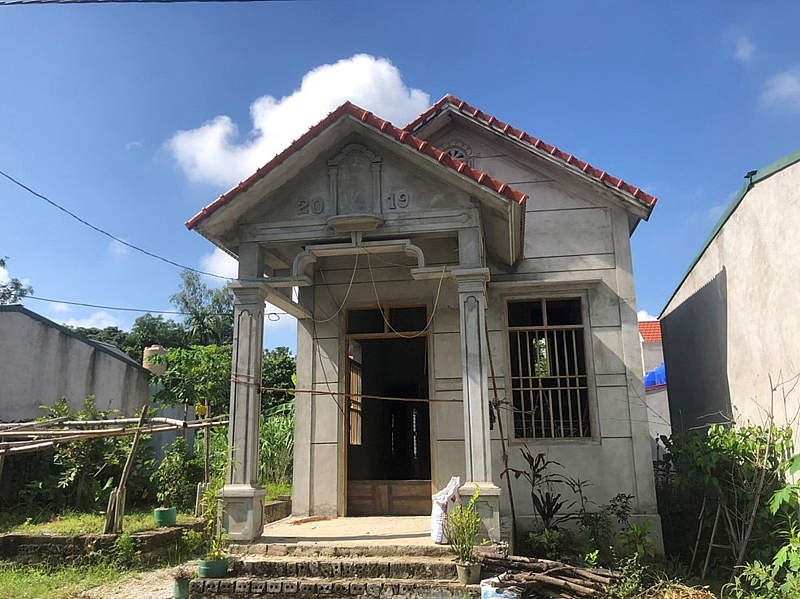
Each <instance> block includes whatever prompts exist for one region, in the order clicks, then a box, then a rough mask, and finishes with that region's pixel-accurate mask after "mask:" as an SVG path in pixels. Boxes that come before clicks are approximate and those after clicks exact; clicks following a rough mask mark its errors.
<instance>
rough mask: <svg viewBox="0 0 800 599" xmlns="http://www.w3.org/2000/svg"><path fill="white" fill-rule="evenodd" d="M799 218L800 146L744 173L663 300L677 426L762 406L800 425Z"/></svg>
mask: <svg viewBox="0 0 800 599" xmlns="http://www.w3.org/2000/svg"><path fill="white" fill-rule="evenodd" d="M798 222H800V150H798V151H796V152H794V153H793V154H790V155H788V156H786V157H784V158H782V159H780V160H778V161H777V162H774V163H773V164H770V165H769V166H766V167H764V168H762V169H761V170H758V171H752V172H750V173H748V174H747V182H746V183H745V184H744V185H743V186H742V188H741V190H740V191H739V192H738V193H737V194H736V196H735V197H734V198H733V200H732V201H731V203H730V205H729V206H728V207H727V209H726V210H725V212H724V214H723V215H722V217H721V218H720V219H719V222H718V223H717V224H716V226H715V227H714V228H713V230H712V231H711V234H710V236H709V238H708V240H707V241H706V242H705V244H704V245H703V247H702V248H701V249H700V252H699V253H698V254H697V257H696V258H695V259H694V260H693V262H692V263H691V265H690V266H689V269H688V271H687V272H686V275H685V276H684V278H683V280H682V281H681V283H680V284H679V285H678V287H677V289H676V290H675V292H674V293H673V295H672V297H671V298H670V300H669V301H668V302H667V305H666V307H665V308H664V311H663V312H662V314H661V328H662V333H663V336H664V357H665V359H666V366H667V375H668V376H667V389H668V390H669V400H670V406H671V407H670V411H671V417H672V426H673V428H674V429H675V430H678V431H685V430H688V429H692V428H698V427H705V426H708V425H709V424H713V423H721V422H730V421H736V422H739V423H742V424H743V423H746V422H748V421H749V422H751V423H753V424H763V423H765V421H766V418H767V415H768V414H769V413H771V414H773V415H774V417H775V422H776V424H786V423H788V424H793V425H794V426H795V430H798V429H797V423H798V411H799V410H800V394H798V390H797V389H795V388H794V385H795V384H796V382H797V377H798V375H800V345H798V343H797V339H798V335H800V316H799V315H798V310H797V294H798V290H800V270H798V264H800V242H798V234H799V233H800V227H799V226H798ZM772 388H775V389H776V390H775V392H774V393H772V391H771V389H772ZM784 396H785V397H784ZM796 437H797V435H796ZM798 441H800V439H797V438H795V443H797V442H798Z"/></svg>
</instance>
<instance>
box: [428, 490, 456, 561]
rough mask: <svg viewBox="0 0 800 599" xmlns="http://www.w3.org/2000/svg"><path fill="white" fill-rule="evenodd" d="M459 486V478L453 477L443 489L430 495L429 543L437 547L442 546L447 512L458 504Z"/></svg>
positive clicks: (444, 541)
mask: <svg viewBox="0 0 800 599" xmlns="http://www.w3.org/2000/svg"><path fill="white" fill-rule="evenodd" d="M460 486H461V477H459V476H454V477H453V478H451V479H450V482H449V483H447V486H445V488H444V489H442V490H441V491H438V492H437V493H436V494H434V495H431V499H433V509H432V510H431V541H433V542H434V543H436V544H437V545H444V544H446V543H447V539H445V537H444V523H445V522H446V521H447V512H448V511H450V508H452V507H455V506H456V505H457V504H458V502H459V496H458V488H459V487H460Z"/></svg>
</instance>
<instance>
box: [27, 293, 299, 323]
mask: <svg viewBox="0 0 800 599" xmlns="http://www.w3.org/2000/svg"><path fill="white" fill-rule="evenodd" d="M25 299H32V300H37V301H40V302H50V303H53V304H67V305H69V306H80V307H83V308H98V309H101V310H113V311H115V312H141V313H143V314H144V313H150V314H170V315H175V316H192V315H193V314H192V313H191V312H180V311H178V310H145V309H144V308H125V307H120V306H104V305H102V304H90V303H86V302H71V301H67V300H57V299H52V298H49V297H40V296H38V295H26V296H25ZM229 314H230V313H229V312H214V313H211V314H210V315H209V316H228V315H229ZM265 315H266V316H267V318H268V319H269V320H271V321H272V322H275V321H276V320H280V317H281V316H291V315H290V314H289V313H288V312H265Z"/></svg>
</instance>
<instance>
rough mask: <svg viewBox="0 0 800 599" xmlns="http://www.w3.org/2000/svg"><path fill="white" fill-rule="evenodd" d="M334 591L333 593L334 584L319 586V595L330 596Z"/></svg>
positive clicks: (319, 584) (327, 583) (321, 583)
mask: <svg viewBox="0 0 800 599" xmlns="http://www.w3.org/2000/svg"><path fill="white" fill-rule="evenodd" d="M332 591H333V583H332V582H320V583H318V584H317V594H318V595H330V594H331V592H332Z"/></svg>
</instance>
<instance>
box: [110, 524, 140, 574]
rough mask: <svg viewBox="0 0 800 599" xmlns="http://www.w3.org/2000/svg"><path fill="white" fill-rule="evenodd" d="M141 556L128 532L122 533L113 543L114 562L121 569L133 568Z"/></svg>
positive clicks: (138, 548) (137, 545)
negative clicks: (121, 567)
mask: <svg viewBox="0 0 800 599" xmlns="http://www.w3.org/2000/svg"><path fill="white" fill-rule="evenodd" d="M141 555H142V551H141V548H140V547H139V544H138V543H137V542H136V541H135V540H134V539H133V537H131V534H130V533H129V532H123V533H122V534H120V535H119V536H118V537H117V538H116V540H115V541H114V562H115V563H116V564H117V565H119V566H123V567H133V566H135V565H136V564H138V563H139V561H140V557H141Z"/></svg>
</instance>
